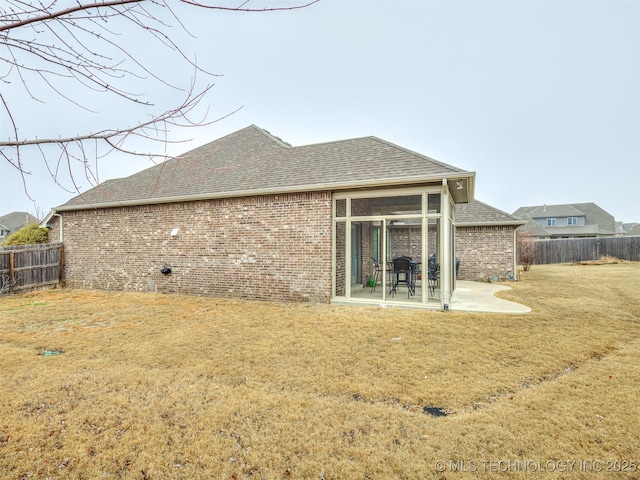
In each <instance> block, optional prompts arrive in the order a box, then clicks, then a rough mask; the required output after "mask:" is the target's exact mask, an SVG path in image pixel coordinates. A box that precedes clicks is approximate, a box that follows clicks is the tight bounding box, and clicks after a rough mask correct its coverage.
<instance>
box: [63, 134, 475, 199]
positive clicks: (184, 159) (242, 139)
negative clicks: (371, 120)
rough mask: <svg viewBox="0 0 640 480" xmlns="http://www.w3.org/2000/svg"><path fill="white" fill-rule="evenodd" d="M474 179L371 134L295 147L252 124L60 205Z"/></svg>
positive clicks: (105, 183)
mask: <svg viewBox="0 0 640 480" xmlns="http://www.w3.org/2000/svg"><path fill="white" fill-rule="evenodd" d="M473 176H474V174H473V173H471V172H466V171H464V170H461V169H459V168H456V167H453V166H451V165H447V164H445V163H442V162H439V161H437V160H434V159H432V158H429V157H426V156H424V155H421V154H418V153H416V152H412V151H410V150H407V149H405V148H402V147H399V146H397V145H394V144H392V143H390V142H387V141H384V140H381V139H379V138H376V137H363V138H355V139H349V140H340V141H335V142H328V143H320V144H314V145H306V146H301V147H292V146H290V145H289V144H287V143H285V142H283V141H282V140H281V139H279V138H277V137H275V136H273V135H271V134H270V133H268V132H267V131H265V130H263V129H261V128H259V127H257V126H255V125H251V126H249V127H246V128H244V129H242V130H239V131H237V132H235V133H232V134H230V135H227V136H225V137H222V138H220V139H218V140H215V141H213V142H211V143H208V144H206V145H203V146H201V147H198V148H196V149H194V150H191V151H190V152H187V153H185V154H183V155H180V156H179V157H177V158H174V159H171V160H168V161H166V162H164V163H162V164H159V165H156V166H154V167H151V168H148V169H146V170H143V171H142V172H139V173H136V174H134V175H131V176H130V177H126V178H122V179H119V180H112V181H108V182H104V183H103V184H101V185H98V186H97V187H95V188H93V189H91V190H89V191H88V192H85V193H83V194H81V195H79V196H77V197H74V198H73V199H71V200H70V201H69V202H67V203H66V204H65V205H63V207H61V208H59V209H60V210H73V209H74V208H75V207H80V208H82V207H85V208H86V207H90V206H110V205H111V206H116V205H118V204H128V203H136V204H142V203H159V202H168V201H180V200H189V199H198V198H222V197H231V196H245V195H260V194H268V193H284V192H292V191H311V190H326V189H340V188H350V187H353V186H363V185H366V184H382V185H392V184H402V183H403V182H407V183H416V182H417V181H425V180H426V179H432V180H433V181H437V180H438V179H442V178H447V177H455V178H473ZM470 188H471V189H472V186H471V187H470Z"/></svg>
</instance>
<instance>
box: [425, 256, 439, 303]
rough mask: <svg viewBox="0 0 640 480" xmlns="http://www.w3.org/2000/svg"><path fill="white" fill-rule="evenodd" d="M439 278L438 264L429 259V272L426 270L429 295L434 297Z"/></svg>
mask: <svg viewBox="0 0 640 480" xmlns="http://www.w3.org/2000/svg"><path fill="white" fill-rule="evenodd" d="M439 278H440V264H439V263H435V262H431V259H429V272H428V281H429V295H431V296H432V297H435V295H436V287H437V286H438V279H439Z"/></svg>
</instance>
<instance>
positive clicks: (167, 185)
mask: <svg viewBox="0 0 640 480" xmlns="http://www.w3.org/2000/svg"><path fill="white" fill-rule="evenodd" d="M474 182H475V173H474V172H468V171H465V170H461V169H459V168H456V167H453V166H451V165H447V164H444V163H442V162H439V161H436V160H434V159H431V158H429V157H426V156H424V155H421V154H419V153H416V152H412V151H410V150H407V149H405V148H402V147H400V146H397V145H394V144H392V143H390V142H387V141H385V140H381V139H379V138H376V137H364V138H356V139H348V140H342V141H335V142H327V143H321V144H315V145H307V146H300V147H293V146H291V145H289V144H287V143H286V142H283V141H282V140H281V139H279V138H277V137H275V136H273V135H271V134H270V133H269V132H267V131H265V130H263V129H261V128H259V127H257V126H255V125H252V126H249V127H247V128H244V129H242V130H240V131H238V132H235V133H232V134H230V135H227V136H225V137H223V138H220V139H218V140H215V141H213V142H211V143H209V144H206V145H204V146H201V147H199V148H196V149H195V150H193V151H191V152H188V153H186V154H184V155H181V156H180V157H178V158H175V159H172V160H168V161H166V162H164V163H162V164H160V165H156V166H154V167H152V168H149V169H147V170H144V171H142V172H139V173H136V174H134V175H132V176H130V177H126V178H122V179H115V180H109V181H106V182H104V183H102V184H100V185H98V186H97V187H95V188H93V189H91V190H89V191H87V192H85V193H83V194H82V195H79V196H77V197H74V198H72V199H71V200H69V201H68V202H67V203H66V204H64V205H62V206H59V207H56V208H55V209H54V210H52V212H51V213H50V215H49V216H48V218H47V220H46V223H47V226H49V227H50V228H51V232H50V235H51V238H60V240H61V241H63V242H64V245H65V270H64V281H65V283H66V285H67V286H69V287H78V288H100V289H113V290H133V291H153V292H163V293H180V292H182V293H188V294H202V295H215V296H221V297H237V298H250V299H265V300H267V299H268V300H283V301H296V302H315V303H330V302H333V303H360V304H376V305H380V304H389V305H391V304H399V305H412V306H420V307H426V308H429V307H432V308H447V307H448V302H449V300H450V297H451V295H452V293H453V291H454V289H455V281H456V279H455V253H454V250H455V245H456V243H455V236H456V228H455V216H456V208H457V206H460V205H462V204H465V203H468V202H471V201H473V195H474ZM494 227H495V225H494ZM463 228H469V227H466V226H465V227H463ZM473 228H475V227H473ZM460 231H461V230H460V229H458V234H460ZM465 248H466V247H465ZM496 248H498V249H500V248H502V247H496ZM400 255H407V256H411V257H412V258H414V259H415V260H416V261H417V262H420V264H426V262H422V259H427V258H428V257H433V258H437V261H438V264H439V267H440V270H439V275H438V277H437V279H436V281H435V285H434V286H433V287H434V288H433V289H427V288H422V283H423V280H422V275H419V276H418V277H419V278H418V281H417V282H416V283H417V288H416V289H415V291H414V292H413V295H411V294H408V293H407V290H404V291H403V292H402V294H398V295H394V296H392V295H390V294H389V290H390V289H389V287H390V283H391V282H392V280H393V279H392V278H391V277H392V275H391V272H390V271H389V270H390V267H387V263H386V262H381V263H382V267H381V268H382V275H380V276H379V278H378V284H377V285H376V288H370V285H371V284H370V283H369V282H370V281H371V280H370V278H371V277H372V276H374V270H373V260H372V259H373V258H393V257H395V256H400ZM465 257H466V255H465ZM464 261H465V264H466V265H465V267H464V270H463V271H469V273H470V275H471V276H475V275H476V274H475V273H472V272H474V271H473V270H472V262H471V260H467V259H466V258H465V260H464ZM511 261H512V260H511ZM425 280H426V275H425ZM424 283H426V282H424Z"/></svg>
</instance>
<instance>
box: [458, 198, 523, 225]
mask: <svg viewBox="0 0 640 480" xmlns="http://www.w3.org/2000/svg"><path fill="white" fill-rule="evenodd" d="M524 223H525V221H523V220H520V219H518V218H516V217H514V216H513V215H509V214H508V213H506V212H503V211H502V210H498V209H497V208H494V207H492V206H490V205H487V204H486V203H483V202H481V201H479V200H474V201H473V202H469V203H458V204H456V225H457V226H459V227H464V226H470V225H483V224H484V225H523V224H524Z"/></svg>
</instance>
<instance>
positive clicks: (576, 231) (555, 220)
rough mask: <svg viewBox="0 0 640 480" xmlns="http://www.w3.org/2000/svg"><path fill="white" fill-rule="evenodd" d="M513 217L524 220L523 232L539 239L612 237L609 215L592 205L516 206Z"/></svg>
mask: <svg viewBox="0 0 640 480" xmlns="http://www.w3.org/2000/svg"><path fill="white" fill-rule="evenodd" d="M513 216H514V217H517V218H520V219H522V220H525V221H526V222H527V223H526V224H525V226H524V227H523V230H525V231H529V232H531V234H532V235H533V236H535V237H538V238H541V239H546V238H576V237H611V236H614V235H615V234H616V223H615V220H614V218H613V215H611V214H609V213H608V212H606V211H605V210H603V209H602V208H600V207H599V206H598V205H596V204H595V203H571V204H565V205H540V206H535V207H520V208H519V209H518V210H516V211H515V212H513Z"/></svg>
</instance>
